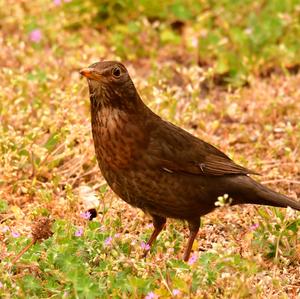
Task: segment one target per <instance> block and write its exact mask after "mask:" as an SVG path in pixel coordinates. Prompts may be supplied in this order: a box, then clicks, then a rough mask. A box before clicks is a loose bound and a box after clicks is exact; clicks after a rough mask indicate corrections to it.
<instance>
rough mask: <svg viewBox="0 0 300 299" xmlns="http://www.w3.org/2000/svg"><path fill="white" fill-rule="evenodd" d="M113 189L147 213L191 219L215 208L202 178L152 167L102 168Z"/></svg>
mask: <svg viewBox="0 0 300 299" xmlns="http://www.w3.org/2000/svg"><path fill="white" fill-rule="evenodd" d="M101 170H102V173H103V176H104V178H105V179H106V180H107V182H108V184H109V186H110V187H111V188H112V190H113V191H114V192H115V193H116V194H117V195H118V196H119V197H120V198H122V199H123V200H124V201H126V202H127V203H129V204H130V205H132V206H135V207H138V208H140V209H142V210H143V211H145V212H146V213H150V214H155V215H160V216H164V217H171V218H178V219H191V218H195V217H199V216H201V215H204V214H207V213H208V212H210V211H212V210H213V209H214V207H215V206H214V202H215V201H217V196H216V199H215V200H211V198H210V197H212V196H214V195H213V194H208V193H207V190H205V188H203V187H202V186H201V185H205V182H204V181H202V177H200V176H199V177H196V176H186V175H179V174H170V173H166V172H165V171H163V170H162V171H160V170H151V169H149V168H144V169H141V167H140V166H139V167H137V168H136V170H127V171H126V170H119V171H107V170H105V169H101Z"/></svg>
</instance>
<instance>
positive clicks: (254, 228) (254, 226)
mask: <svg viewBox="0 0 300 299" xmlns="http://www.w3.org/2000/svg"><path fill="white" fill-rule="evenodd" d="M258 227H259V224H258V223H254V224H252V225H251V226H250V230H256V229H257V228H258Z"/></svg>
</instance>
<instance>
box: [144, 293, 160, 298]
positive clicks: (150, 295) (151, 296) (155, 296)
mask: <svg viewBox="0 0 300 299" xmlns="http://www.w3.org/2000/svg"><path fill="white" fill-rule="evenodd" d="M157 298H158V295H156V294H155V293H153V292H150V293H148V294H147V295H146V297H145V299H157Z"/></svg>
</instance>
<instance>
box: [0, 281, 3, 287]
mask: <svg viewBox="0 0 300 299" xmlns="http://www.w3.org/2000/svg"><path fill="white" fill-rule="evenodd" d="M1 288H3V283H2V282H1V281H0V289H1Z"/></svg>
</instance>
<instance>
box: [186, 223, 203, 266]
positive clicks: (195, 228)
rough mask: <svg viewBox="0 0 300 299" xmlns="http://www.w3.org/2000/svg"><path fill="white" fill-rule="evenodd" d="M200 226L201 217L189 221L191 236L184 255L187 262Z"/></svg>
mask: <svg viewBox="0 0 300 299" xmlns="http://www.w3.org/2000/svg"><path fill="white" fill-rule="evenodd" d="M199 227H200V218H199V219H197V220H193V221H189V230H190V236H189V240H188V244H187V247H186V249H185V251H184V255H183V260H184V261H185V262H187V261H188V260H189V258H190V255H191V251H192V247H193V243H194V240H195V238H196V236H197V233H198V231H199Z"/></svg>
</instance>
